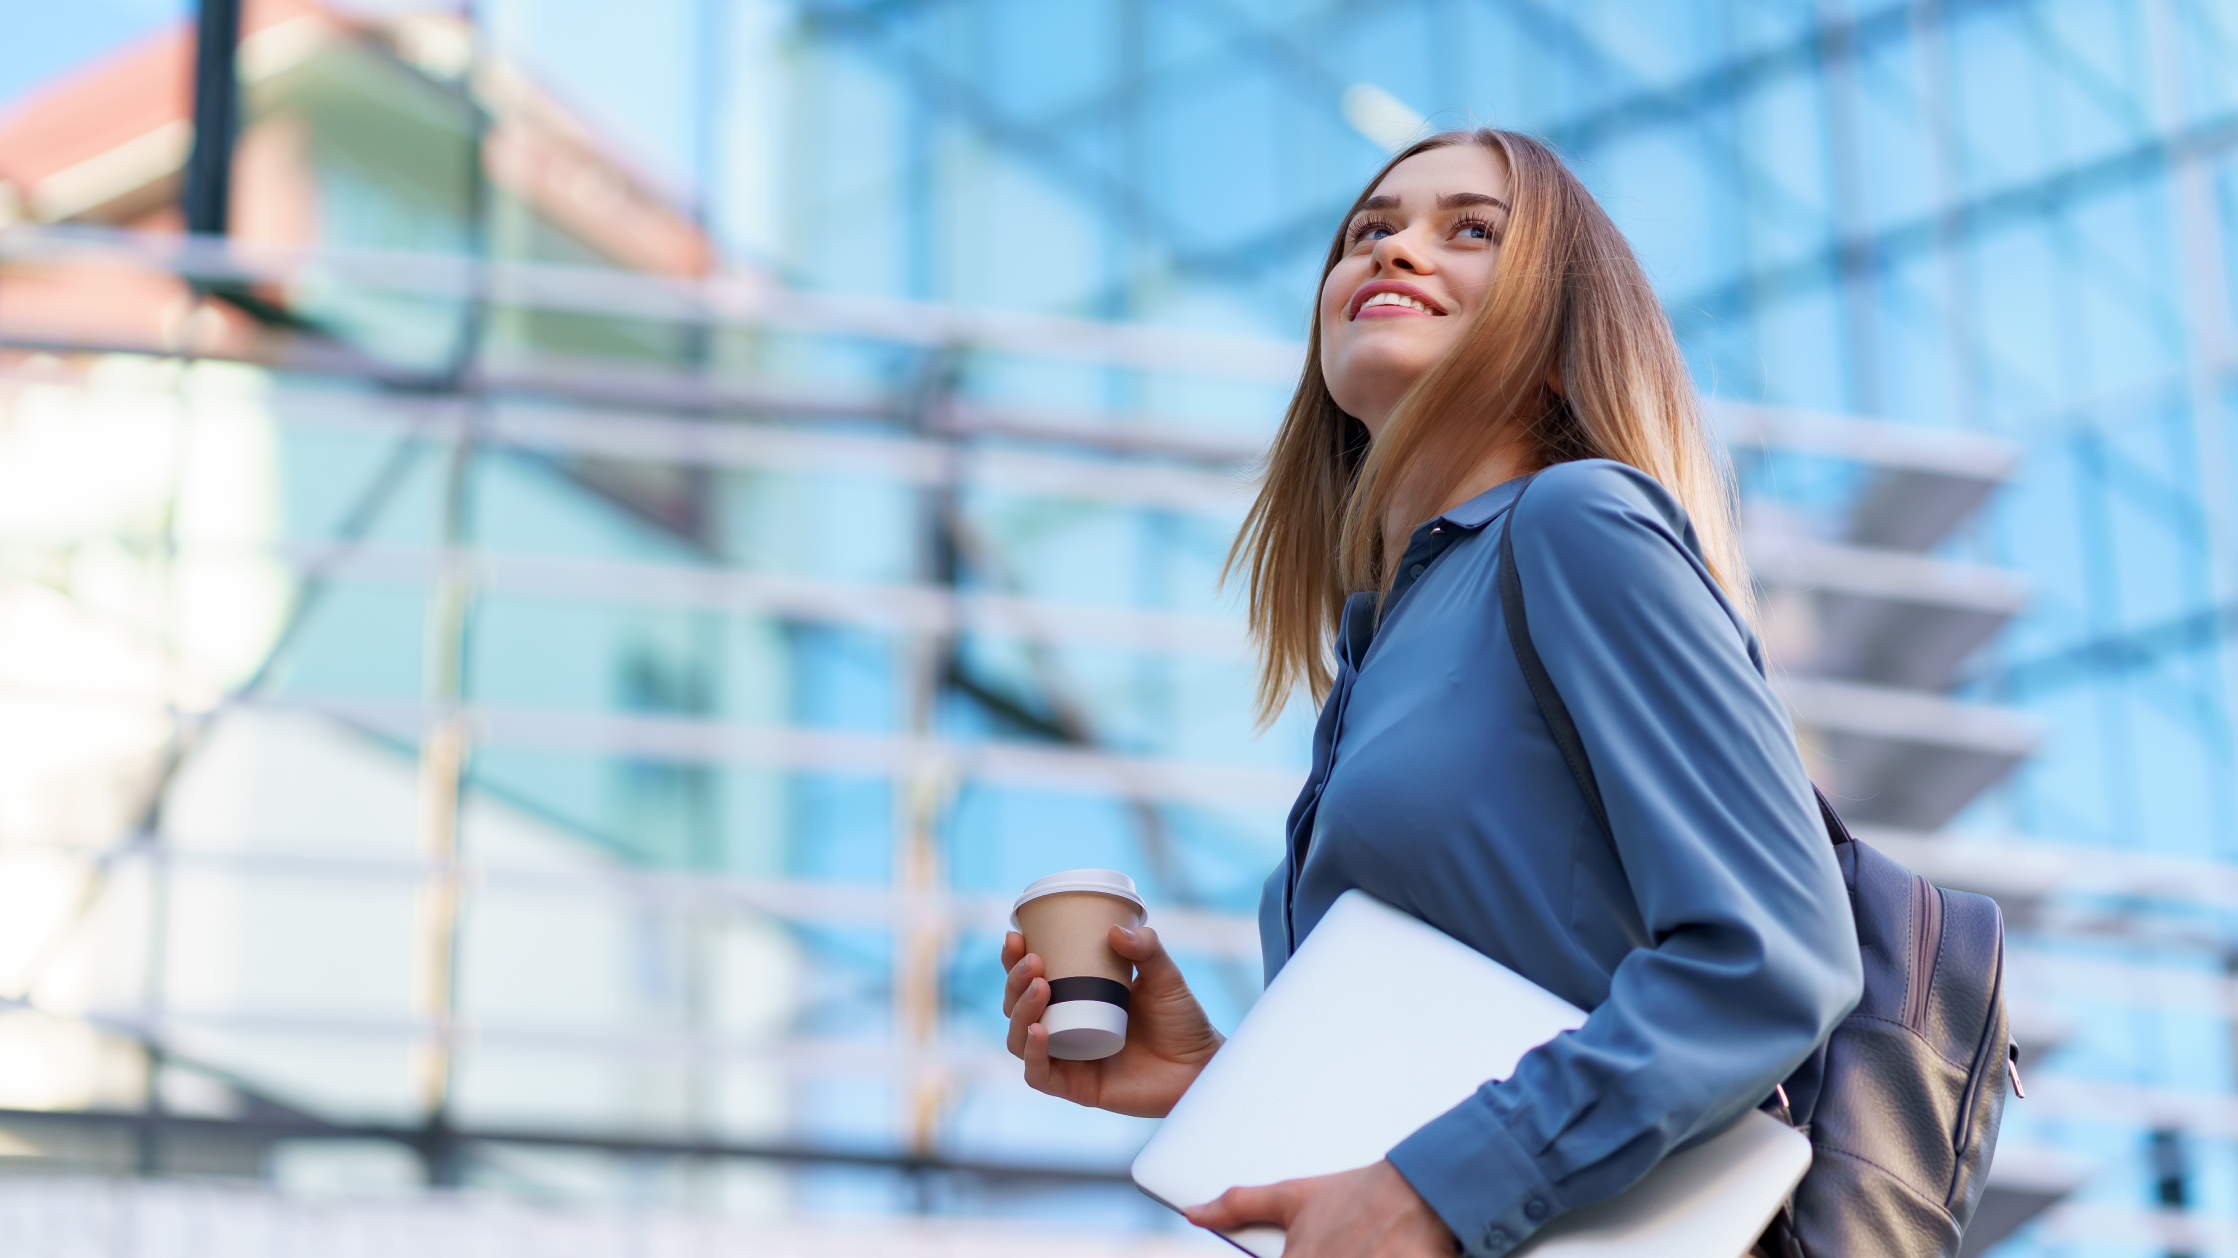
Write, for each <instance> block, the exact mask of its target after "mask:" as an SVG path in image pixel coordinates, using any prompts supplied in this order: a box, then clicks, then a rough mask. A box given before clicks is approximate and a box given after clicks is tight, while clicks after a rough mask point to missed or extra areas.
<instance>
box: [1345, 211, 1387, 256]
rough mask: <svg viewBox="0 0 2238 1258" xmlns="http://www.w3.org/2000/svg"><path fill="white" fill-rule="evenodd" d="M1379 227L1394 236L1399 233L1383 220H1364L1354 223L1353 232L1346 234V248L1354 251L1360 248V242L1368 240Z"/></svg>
mask: <svg viewBox="0 0 2238 1258" xmlns="http://www.w3.org/2000/svg"><path fill="white" fill-rule="evenodd" d="M1379 227H1380V228H1382V229H1383V230H1384V231H1387V232H1391V233H1392V234H1394V235H1396V234H1397V233H1398V229H1397V228H1395V227H1393V226H1391V224H1390V223H1388V222H1385V221H1384V220H1383V219H1380V218H1368V219H1362V220H1360V221H1359V222H1357V223H1354V224H1353V225H1352V230H1351V231H1350V232H1348V233H1346V234H1345V241H1344V247H1345V248H1347V249H1354V248H1357V247H1359V244H1360V242H1361V241H1362V240H1364V239H1366V238H1367V235H1368V233H1369V232H1371V231H1374V230H1375V229H1377V228H1379Z"/></svg>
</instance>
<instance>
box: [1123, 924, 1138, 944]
mask: <svg viewBox="0 0 2238 1258" xmlns="http://www.w3.org/2000/svg"><path fill="white" fill-rule="evenodd" d="M1119 933H1120V934H1122V935H1125V936H1126V937H1127V942H1128V943H1133V942H1135V933H1134V932H1133V931H1131V930H1128V929H1127V928H1126V927H1124V926H1122V927H1120V928H1119Z"/></svg>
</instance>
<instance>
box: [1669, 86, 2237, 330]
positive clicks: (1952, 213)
mask: <svg viewBox="0 0 2238 1258" xmlns="http://www.w3.org/2000/svg"><path fill="white" fill-rule="evenodd" d="M2233 147H2238V110H2234V111H2231V112H2228V113H2223V114H2218V115H2216V116H2215V117H2212V118H2209V119H2207V120H2206V121H2203V122H2200V123H2197V124H2195V125H2193V126H2191V127H2188V128H2185V129H2184V130H2182V131H2179V132H2177V133H2175V134H2173V135H2166V136H2156V137H2154V138H2152V139H2149V140H2145V141H2142V142H2140V143H2137V144H2133V145H2131V146H2129V147H2128V148H2124V149H2121V150H2118V151H2116V152H2113V153H2109V154H2106V155H2104V156H2102V157H2096V158H2092V159H2090V160H2089V161H2085V162H2080V163H2077V164H2075V165H2073V166H2068V167H2065V168H2063V169H2060V170H2055V171H2053V172H2052V173H2050V174H2048V175H2045V176H2042V177H2040V178H2036V179H2031V180H2027V181H2025V182H2022V183H2018V184H2014V185H2012V186H2010V187H2006V188H2000V189H1998V190H1996V191H1994V192H1990V193H1986V194H1984V195H1982V196H1979V197H1974V198H1971V199H1969V200H1965V201H1961V202H1959V203H1957V204H1955V205H1953V206H1951V207H1949V208H1948V209H1945V210H1941V211H1938V212H1936V213H1933V214H1924V215H1920V216H1919V217H1916V218H1913V219H1910V220H1908V221H1906V222H1902V223H1898V224H1897V225H1895V226H1894V227H1890V228H1888V229H1886V230H1884V231H1879V232H1874V233H1871V234H1869V235H1866V236H1861V237H1854V238H1851V239H1848V240H1836V241H1833V242H1831V243H1829V244H1827V245H1826V246H1825V247H1824V248H1822V249H1818V250H1814V251H1812V252H1811V253H1808V254H1806V255H1804V256H1802V257H1800V258H1796V259H1793V260H1791V261H1788V262H1784V263H1780V264H1777V265H1774V266H1770V267H1764V268H1761V269H1758V270H1756V271H1752V272H1749V273H1747V274H1744V275H1741V276H1739V277H1737V278H1735V279H1733V280H1731V281H1729V282H1727V283H1724V284H1720V285H1718V286H1717V287H1715V288H1711V289H1707V290H1704V291H1701V292H1697V293H1694V294H1692V295H1689V296H1686V297H1683V298H1680V299H1678V300H1675V301H1671V302H1669V303H1668V305H1669V308H1670V311H1671V319H1672V322H1673V323H1674V324H1675V325H1676V326H1677V328H1678V330H1679V331H1680V332H1681V333H1684V332H1686V331H1688V330H1690V329H1693V328H1697V327H1700V326H1702V325H1703V324H1706V323H1711V322H1715V321H1718V320H1722V319H1731V318H1737V317H1739V316H1741V315H1743V314H1746V313H1747V312H1748V311H1749V310H1751V309H1753V308H1756V307H1758V306H1760V305H1762V304H1764V303H1766V302H1775V301H1780V300H1783V299H1786V298H1790V297H1798V296H1802V295H1804V294H1806V293H1811V292H1816V291H1818V290H1819V289H1821V288H1823V287H1825V286H1827V285H1829V284H1833V283H1837V282H1839V281H1840V280H1842V279H1844V278H1846V277H1849V276H1854V275H1863V274H1868V273H1871V272H1876V271H1884V270H1886V269H1888V268H1890V267H1892V266H1894V265H1896V264H1897V263H1900V262H1903V261H1906V260H1908V259H1910V258H1915V257H1918V256H1920V255H1921V254H1924V253H1929V252H1932V251H1933V250H1935V249H1937V248H1941V247H1944V246H1946V245H1949V244H1953V243H1956V242H1959V241H1964V240H1970V239H1973V238H1975V237H1978V236H1983V235H1986V234H1988V233H1991V232H1995V231H1998V230H2001V229H2003V228H2007V227H2011V226H2013V225H2015V224H2018V223H2024V222H2028V221H2030V220H2033V219H2038V218H2043V217H2046V216H2049V215H2052V214H2056V213H2059V212H2061V211H2063V210H2066V209H2069V208H2071V207H2073V206H2076V205H2079V204H2082V203H2085V202H2088V201H2091V200H2094V199H2096V198H2098V197H2101V196H2106V195H2109V194H2111V193H2114V192H2118V191H2120V190H2121V189H2124V188H2127V187H2131V186H2133V185H2135V184H2137V183H2140V182H2142V181H2144V180H2146V179H2150V178H2152V177H2153V176H2156V175H2159V174H2161V173H2163V172H2165V171H2167V170H2169V169H2170V168H2171V167H2174V166H2177V165H2180V164H2183V163H2185V162H2193V161H2202V160H2206V159H2209V158H2213V157H2216V156H2218V155H2220V154H2222V153H2225V152H2227V151H2229V150H2230V149H2232V148H2233Z"/></svg>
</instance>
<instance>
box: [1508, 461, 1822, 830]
mask: <svg viewBox="0 0 2238 1258" xmlns="http://www.w3.org/2000/svg"><path fill="white" fill-rule="evenodd" d="M1530 489H1531V483H1530V482H1529V481H1525V482H1524V484H1523V488H1522V489H1520V490H1518V491H1516V495H1515V501H1514V502H1512V503H1509V504H1508V518H1507V524H1506V526H1505V527H1503V528H1502V529H1501V530H1500V614H1501V615H1502V616H1503V617H1504V618H1505V619H1506V620H1507V624H1508V644H1509V645H1510V646H1513V647H1514V648H1515V662H1516V663H1517V664H1518V665H1520V666H1521V667H1522V669H1523V683H1524V684H1525V685H1526V686H1529V687H1530V689H1531V698H1532V699H1533V700H1535V701H1536V702H1537V703H1538V705H1539V718H1540V719H1541V720H1543V721H1545V722H1546V730H1547V733H1549V734H1552V735H1553V736H1554V745H1555V746H1556V747H1559V748H1561V750H1562V763H1564V764H1566V765H1568V766H1569V767H1570V777H1571V778H1572V779H1573V780H1575V781H1576V782H1577V789H1578V793H1579V794H1581V795H1583V796H1585V807H1586V809H1587V810H1588V811H1590V812H1591V813H1592V814H1593V821H1594V823H1595V824H1596V825H1598V826H1600V827H1601V833H1602V835H1603V836H1605V837H1607V838H1608V840H1609V841H1610V842H1612V843H1613V842H1615V841H1616V834H1615V832H1614V831H1612V830H1611V829H1609V812H1608V806H1607V805H1606V804H1604V803H1602V801H1601V786H1600V783H1599V781H1598V780H1596V779H1595V778H1594V776H1593V762H1592V761H1591V760H1589V759H1587V758H1586V755H1585V740H1584V739H1582V738H1580V737H1579V736H1578V732H1577V722H1576V721H1574V720H1572V719H1570V707H1569V705H1568V704H1566V703H1564V702H1562V692H1561V691H1559V690H1556V689H1555V688H1554V678H1553V677H1552V676H1550V675H1549V674H1548V673H1547V671H1546V664H1545V662H1544V661H1542V660H1540V659H1539V648H1538V646H1537V645H1536V644H1534V643H1533V642H1532V641H1531V623H1530V621H1529V619H1528V618H1527V617H1526V616H1525V614H1524V610H1523V574H1522V573H1520V572H1518V571H1517V570H1516V567H1515V524H1516V520H1517V517H1518V515H1519V513H1520V512H1521V511H1522V510H1523V495H1524V494H1526V493H1529V492H1530ZM1811 794H1812V795H1814V796H1816V797H1817V798H1818V811H1819V818H1820V820H1822V821H1823V822H1824V823H1825V825H1826V837H1827V838H1828V839H1830V840H1832V841H1833V843H1834V845H1835V846H1837V847H1839V846H1840V845H1842V844H1844V843H1847V842H1849V841H1850V834H1849V827H1847V826H1845V825H1843V824H1842V819H1841V818H1840V817H1839V816H1837V815H1835V812H1834V805H1833V804H1832V803H1830V802H1828V800H1827V798H1826V792H1824V791H1822V790H1820V789H1818V787H1817V785H1816V784H1815V783H1814V784H1813V785H1812V787H1811Z"/></svg>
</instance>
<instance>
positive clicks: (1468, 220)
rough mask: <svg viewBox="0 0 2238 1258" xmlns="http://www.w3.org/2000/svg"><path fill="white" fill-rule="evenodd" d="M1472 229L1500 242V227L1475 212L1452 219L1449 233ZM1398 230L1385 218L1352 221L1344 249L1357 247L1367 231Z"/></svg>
mask: <svg viewBox="0 0 2238 1258" xmlns="http://www.w3.org/2000/svg"><path fill="white" fill-rule="evenodd" d="M1472 229H1474V230H1479V231H1482V232H1483V233H1484V235H1483V236H1481V237H1479V239H1482V240H1484V241H1486V242H1488V243H1490V244H1495V245H1496V244H1498V243H1500V229H1499V228H1497V227H1495V226H1493V225H1492V220H1490V219H1488V218H1485V217H1483V216H1481V215H1477V214H1464V215H1462V216H1461V217H1459V218H1457V219H1455V220H1453V230H1452V232H1451V235H1455V236H1458V235H1460V234H1461V233H1463V232H1466V231H1470V230H1472ZM1398 230H1399V229H1398V228H1396V227H1394V226H1392V225H1391V223H1390V222H1389V221H1388V220H1386V219H1380V218H1366V219H1362V220H1360V221H1359V222H1357V223H1354V224H1353V225H1352V227H1351V228H1350V229H1349V230H1348V231H1346V232H1345V237H1344V247H1345V251H1346V252H1348V253H1349V252H1350V251H1352V250H1354V249H1357V248H1359V247H1360V242H1362V241H1364V240H1366V239H1367V238H1368V233H1369V232H1373V231H1383V232H1388V233H1390V234H1393V235H1396V234H1398Z"/></svg>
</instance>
